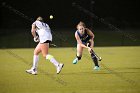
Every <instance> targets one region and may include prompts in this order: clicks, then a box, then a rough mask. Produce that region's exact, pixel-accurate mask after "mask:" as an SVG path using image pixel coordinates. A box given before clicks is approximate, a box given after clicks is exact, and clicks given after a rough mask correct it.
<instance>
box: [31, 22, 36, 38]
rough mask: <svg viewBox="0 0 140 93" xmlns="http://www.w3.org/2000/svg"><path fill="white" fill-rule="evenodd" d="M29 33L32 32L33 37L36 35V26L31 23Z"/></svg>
mask: <svg viewBox="0 0 140 93" xmlns="http://www.w3.org/2000/svg"><path fill="white" fill-rule="evenodd" d="M31 33H32V35H33V37H36V27H35V25H34V24H33V25H32V28H31Z"/></svg>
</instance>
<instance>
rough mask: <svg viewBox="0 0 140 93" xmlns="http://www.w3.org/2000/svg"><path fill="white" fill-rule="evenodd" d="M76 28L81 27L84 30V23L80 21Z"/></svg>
mask: <svg viewBox="0 0 140 93" xmlns="http://www.w3.org/2000/svg"><path fill="white" fill-rule="evenodd" d="M78 26H83V27H84V28H86V25H85V23H84V22H82V21H80V22H79V23H78V24H77V26H76V28H78Z"/></svg>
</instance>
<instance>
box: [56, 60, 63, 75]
mask: <svg viewBox="0 0 140 93" xmlns="http://www.w3.org/2000/svg"><path fill="white" fill-rule="evenodd" d="M63 66H64V64H61V63H60V64H59V65H58V67H57V72H56V73H57V74H59V73H60V72H61V70H62V68H63Z"/></svg>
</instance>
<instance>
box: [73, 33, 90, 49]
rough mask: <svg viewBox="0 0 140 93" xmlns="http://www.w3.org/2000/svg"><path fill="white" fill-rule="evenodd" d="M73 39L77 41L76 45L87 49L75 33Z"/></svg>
mask: <svg viewBox="0 0 140 93" xmlns="http://www.w3.org/2000/svg"><path fill="white" fill-rule="evenodd" d="M75 38H76V40H77V43H78V44H80V46H81V47H84V48H87V49H88V48H89V47H87V46H85V45H84V44H83V43H82V41H81V39H80V37H79V36H78V34H77V32H75Z"/></svg>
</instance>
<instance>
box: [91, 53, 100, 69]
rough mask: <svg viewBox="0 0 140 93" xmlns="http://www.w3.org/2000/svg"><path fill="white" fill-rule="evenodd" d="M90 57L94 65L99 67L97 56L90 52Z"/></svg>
mask: <svg viewBox="0 0 140 93" xmlns="http://www.w3.org/2000/svg"><path fill="white" fill-rule="evenodd" d="M91 58H92V60H93V62H94V64H95V66H98V67H99V65H98V60H97V57H96V56H95V55H94V54H93V53H91Z"/></svg>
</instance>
